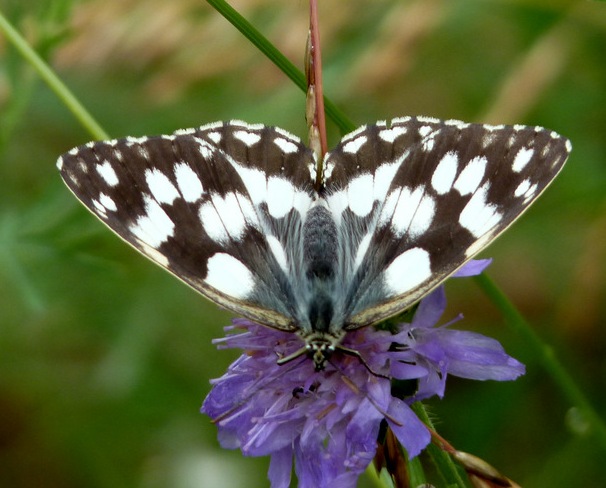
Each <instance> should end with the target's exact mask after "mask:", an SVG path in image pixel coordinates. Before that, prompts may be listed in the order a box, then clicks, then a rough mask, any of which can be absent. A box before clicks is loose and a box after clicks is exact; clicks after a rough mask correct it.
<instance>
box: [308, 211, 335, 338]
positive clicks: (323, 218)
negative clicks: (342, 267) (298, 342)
mask: <svg viewBox="0 0 606 488" xmlns="http://www.w3.org/2000/svg"><path fill="white" fill-rule="evenodd" d="M337 252H338V235H337V225H336V223H335V221H334V219H333V217H332V215H331V213H330V211H329V210H328V209H327V208H326V207H325V206H324V205H323V200H318V201H317V202H316V204H314V206H313V207H312V208H311V209H310V210H309V212H308V214H307V218H306V219H305V224H304V226H303V263H304V267H305V278H304V279H305V280H306V285H307V286H306V287H307V289H308V291H309V293H308V294H307V296H308V303H307V304H306V309H307V316H308V319H309V323H310V325H311V329H312V330H314V331H319V332H325V331H327V330H328V329H329V326H330V324H331V322H332V320H333V316H334V308H335V304H334V296H335V280H336V275H337V266H338V262H339V260H338V255H337Z"/></svg>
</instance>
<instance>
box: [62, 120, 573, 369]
mask: <svg viewBox="0 0 606 488" xmlns="http://www.w3.org/2000/svg"><path fill="white" fill-rule="evenodd" d="M569 151H570V143H569V142H568V141H567V140H566V139H564V138H562V137H560V136H559V135H557V134H556V133H554V132H550V131H548V130H545V129H542V128H535V127H524V126H488V125H480V124H466V123H463V122H459V121H440V120H436V119H430V118H425V117H407V118H401V119H394V120H392V121H391V122H389V124H388V123H386V122H379V123H377V124H375V125H370V126H364V127H361V128H360V129H358V130H356V131H354V132H353V133H351V134H349V135H347V136H345V137H344V138H343V139H342V140H341V142H340V143H339V144H338V145H337V146H336V148H335V149H334V150H333V151H331V152H330V153H328V154H327V155H326V157H325V158H324V161H323V166H322V171H323V181H322V186H321V188H320V190H319V191H318V192H316V191H315V190H314V181H315V177H316V169H317V168H316V161H315V160H314V156H313V153H312V151H311V150H310V149H308V148H307V147H306V146H304V145H303V144H302V143H301V141H300V140H299V139H298V138H297V137H295V136H293V135H291V134H288V133H287V132H285V131H283V130H281V129H277V128H271V127H265V126H262V125H247V124H245V123H243V122H238V121H232V122H227V123H215V124H210V125H206V126H203V127H201V128H199V129H189V130H181V131H177V132H176V133H174V134H173V135H170V136H159V137H151V138H147V137H145V138H126V139H121V140H114V141H106V142H96V143H89V144H87V145H85V146H80V147H78V148H75V149H73V150H71V151H69V152H68V153H66V154H65V155H63V156H62V157H61V158H60V159H59V161H58V166H59V168H60V170H61V173H62V176H63V178H64V180H65V181H66V183H67V185H68V186H69V188H70V189H71V190H72V191H73V192H74V194H75V195H76V196H77V197H78V198H79V199H80V200H81V201H82V202H83V203H84V204H85V205H86V206H87V207H88V208H89V209H90V210H91V211H92V212H93V213H95V214H96V215H97V216H98V217H99V218H100V219H101V220H102V221H103V222H104V223H105V224H106V225H107V226H108V227H110V228H111V229H112V230H113V231H114V232H116V233H117V234H118V235H119V236H120V237H122V238H123V239H124V240H125V241H126V242H128V243H129V244H131V245H133V246H134V247H135V248H137V249H138V250H139V251H141V252H142V253H143V254H145V255H147V256H148V257H149V258H151V259H152V260H154V261H155V262H157V263H158V264H160V265H161V266H163V267H164V268H166V269H167V270H169V271H170V272H172V273H173V274H175V275H176V276H177V277H179V278H180V279H182V280H183V281H185V282H186V283H188V284H189V285H191V286H192V287H193V288H195V289H196V290H198V291H200V292H201V293H202V294H204V295H205V296H206V297H208V298H210V299H211V300H213V301H215V302H216V303H218V304H219V305H222V306H224V307H225V308H228V309H229V310H232V311H234V312H236V313H238V314H241V315H244V316H245V317H247V318H249V319H252V320H255V321H257V322H259V323H261V324H264V325H268V326H270V327H274V328H278V329H281V330H286V331H301V332H302V335H303V336H304V337H305V340H306V342H307V345H308V346H310V345H312V346H313V341H317V343H316V346H318V347H319V345H321V344H325V341H324V339H323V338H324V337H326V336H328V337H331V338H332V339H331V341H332V342H331V343H332V344H338V341H340V340H341V338H342V332H343V329H345V330H352V329H356V328H358V327H362V326H366V325H371V324H375V323H377V322H379V321H381V320H383V319H386V318H388V317H390V316H393V315H395V314H397V313H399V312H402V311H403V310H405V309H406V308H408V307H410V306H411V305H413V304H414V303H415V302H417V301H419V300H420V299H422V298H423V297H424V296H425V295H427V294H428V293H429V292H430V291H431V290H432V289H433V288H435V287H436V286H438V285H439V284H440V283H442V282H443V281H444V280H445V279H446V278H448V277H449V276H450V275H451V274H453V273H454V272H455V271H456V270H457V269H459V268H460V267H461V266H463V264H465V262H467V261H468V260H469V259H471V258H472V257H473V256H474V255H475V254H477V253H478V252H480V251H481V250H482V249H483V248H484V247H486V246H487V245H488V244H489V243H490V242H491V241H492V240H493V239H495V238H496V237H497V236H498V235H499V234H500V233H501V232H503V231H504V230H505V229H506V228H507V227H508V226H509V225H510V224H511V223H512V222H513V221H514V220H515V219H516V218H517V217H519V216H520V215H521V214H522V213H523V212H524V211H525V210H526V209H527V208H528V206H529V205H530V204H531V203H532V202H533V201H534V200H535V199H536V198H537V197H538V196H539V195H540V194H541V192H542V191H543V190H544V189H545V188H546V187H547V185H548V184H549V183H550V182H551V181H552V180H553V178H554V177H555V176H556V175H557V173H558V172H559V171H560V169H561V168H562V166H563V164H564V162H565V160H566V157H567V155H568V153H569ZM326 214H328V215H329V217H326ZM312 215H313V216H314V217H312ZM308 216H309V218H308ZM327 218H328V220H327ZM305 243H306V244H305ZM306 246H307V247H306ZM335 247H336V249H335ZM310 261H312V262H310ZM316 294H319V295H316ZM320 295H321V296H320ZM315 298H321V300H320V301H318V300H316V299H315ZM318 303H323V304H326V307H328V308H326V307H325V308H323V310H324V312H323V313H324V315H322V320H323V322H322V324H323V325H321V324H320V325H318V324H316V323H314V320H315V319H313V317H314V313H316V312H317V311H318V309H314V307H315V306H316V305H317V304H318ZM323 306H324V305H323ZM328 311H330V312H328ZM316 315H317V314H316ZM331 317H332V319H331ZM327 320H330V323H327ZM312 349H313V348H312ZM323 364H324V360H319V362H318V363H316V367H318V368H320V369H321V367H323Z"/></svg>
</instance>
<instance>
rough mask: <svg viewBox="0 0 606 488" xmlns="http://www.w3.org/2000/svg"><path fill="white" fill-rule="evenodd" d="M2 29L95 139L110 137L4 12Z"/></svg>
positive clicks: (0, 14)
mask: <svg viewBox="0 0 606 488" xmlns="http://www.w3.org/2000/svg"><path fill="white" fill-rule="evenodd" d="M0 31H2V32H4V34H5V35H6V38H7V39H8V40H9V41H10V42H11V43H12V44H13V46H15V48H16V49H17V51H19V53H21V55H22V56H23V58H25V60H26V61H28V62H29V63H30V65H31V66H32V67H33V68H34V69H35V70H36V71H37V72H38V74H39V75H40V78H42V79H43V80H44V81H45V82H46V84H47V85H48V86H49V87H50V89H51V90H53V91H54V92H55V94H56V95H57V97H59V99H60V100H61V101H63V103H64V104H65V106H66V107H67V108H68V109H69V110H70V111H71V112H72V113H73V114H74V116H75V117H76V119H78V121H79V122H80V123H81V124H82V125H83V126H84V128H85V129H86V130H88V132H90V134H91V135H92V136H93V137H94V138H95V139H109V136H108V135H107V133H106V132H105V131H104V130H103V129H102V128H101V126H100V125H99V124H98V123H97V122H96V121H95V119H93V117H92V116H91V115H90V114H89V113H88V111H87V110H86V109H85V108H84V107H83V106H82V104H81V103H80V102H79V101H78V100H77V99H76V97H75V96H74V95H73V94H72V92H71V91H70V90H69V89H68V88H67V86H65V84H64V83H63V82H62V81H61V80H60V79H59V78H58V77H57V75H56V74H55V73H54V72H53V71H52V70H51V69H50V67H49V66H48V65H47V64H46V63H45V62H44V60H43V59H42V58H41V57H40V56H38V54H37V53H36V52H35V51H34V50H33V49H32V48H31V46H30V45H29V44H28V43H27V41H26V40H25V39H24V38H23V37H22V36H21V34H19V32H17V30H16V29H15V28H14V27H13V26H12V25H11V24H10V22H9V21H8V20H7V19H6V17H4V15H2V12H0Z"/></svg>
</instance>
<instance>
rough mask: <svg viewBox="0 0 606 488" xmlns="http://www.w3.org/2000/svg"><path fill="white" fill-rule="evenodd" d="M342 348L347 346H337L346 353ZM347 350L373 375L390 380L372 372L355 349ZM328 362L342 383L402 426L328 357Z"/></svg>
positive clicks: (390, 419) (399, 424) (398, 424)
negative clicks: (339, 376)
mask: <svg viewBox="0 0 606 488" xmlns="http://www.w3.org/2000/svg"><path fill="white" fill-rule="evenodd" d="M344 349H347V348H342V347H339V350H341V351H342V352H344V353H345V354H348V353H347V352H345V350H344ZM349 351H352V352H354V353H356V354H353V356H356V357H358V358H359V359H361V362H362V364H363V365H364V366H365V367H366V369H367V370H368V371H369V372H370V373H371V374H372V375H374V376H377V377H379V378H384V379H387V380H390V381H391V378H390V377H389V376H385V375H383V374H378V373H375V372H373V370H372V369H370V367H369V366H368V364H366V362H365V361H364V360H363V358H362V356H360V354H359V353H357V351H354V350H353V349H349ZM328 363H329V364H330V365H331V366H332V367H333V368H335V371H337V372H338V373H339V374H340V375H341V379H342V380H343V383H345V384H346V385H347V387H348V388H349V389H350V390H352V391H353V392H354V393H356V394H360V395H364V397H366V399H367V400H368V401H369V402H370V403H371V404H372V406H373V407H375V408H376V409H377V411H378V412H379V413H380V414H381V415H383V417H385V418H386V419H388V420H389V421H390V422H393V423H394V424H395V425H397V426H400V427H401V426H402V423H401V422H400V421H398V420H397V419H395V418H394V417H392V416H391V415H389V414H388V413H387V412H386V411H385V410H383V409H382V408H381V407H380V406H379V405H378V404H377V402H376V401H375V399H374V398H373V397H372V396H371V395H370V394H369V393H368V392H366V391H363V390H361V389H360V388H359V387H358V385H356V384H355V383H354V382H353V380H351V379H350V378H349V376H347V375H346V374H345V372H344V371H343V370H342V369H341V368H339V366H337V365H336V364H335V363H334V362H332V361H331V360H330V359H329V360H328Z"/></svg>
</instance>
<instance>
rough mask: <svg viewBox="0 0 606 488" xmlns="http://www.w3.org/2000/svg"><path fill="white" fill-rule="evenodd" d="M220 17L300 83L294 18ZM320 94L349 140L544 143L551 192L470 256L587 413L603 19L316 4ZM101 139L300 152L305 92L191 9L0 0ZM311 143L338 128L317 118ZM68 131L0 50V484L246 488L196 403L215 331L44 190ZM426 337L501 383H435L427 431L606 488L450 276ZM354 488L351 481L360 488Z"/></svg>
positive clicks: (219, 359)
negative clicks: (395, 136)
mask: <svg viewBox="0 0 606 488" xmlns="http://www.w3.org/2000/svg"><path fill="white" fill-rule="evenodd" d="M233 4H234V6H235V7H236V8H237V9H238V10H239V11H240V12H241V13H242V14H243V15H244V16H245V17H247V18H248V19H249V20H251V21H252V22H253V24H254V25H256V26H257V27H258V28H259V29H260V30H261V31H262V32H263V33H264V34H265V35H266V36H267V37H268V38H269V39H270V40H271V41H272V42H273V43H274V44H275V45H276V46H277V47H278V48H279V49H280V50H281V51H282V52H284V53H285V54H286V55H287V56H288V57H289V58H290V59H291V60H293V62H295V64H297V65H298V66H301V64H302V62H301V60H302V57H303V46H304V42H305V38H306V31H307V2H305V1H299V2H297V1H289V2H285V1H279V0H248V1H247V0H238V1H234V2H233ZM320 8H321V10H320V15H321V33H322V41H323V53H324V77H325V78H324V81H325V87H326V94H327V95H328V96H329V97H330V98H331V99H332V100H333V101H334V102H336V103H337V104H338V105H339V106H340V107H341V108H342V109H343V110H344V111H345V113H347V114H348V116H349V117H350V118H351V119H353V120H354V121H355V122H356V123H359V124H363V123H367V122H374V121H375V120H380V119H389V118H392V117H396V116H402V115H406V114H424V115H431V116H435V117H440V118H458V119H464V120H467V121H474V122H492V123H524V124H532V125H534V124H536V125H543V126H546V127H549V128H551V129H554V130H556V131H558V132H560V133H562V134H564V135H566V136H568V137H569V138H570V139H571V140H572V143H573V147H574V150H573V153H572V157H571V159H570V161H569V163H568V165H567V167H566V168H565V169H564V171H563V173H562V174H561V176H560V177H559V178H558V179H557V180H556V181H555V183H554V184H553V186H552V187H551V188H550V189H549V190H548V191H547V192H546V194H545V195H544V196H543V197H542V198H541V199H540V200H539V202H538V203H537V204H536V205H535V206H534V207H533V208H532V209H531V210H530V211H529V212H528V213H527V214H525V215H524V217H523V218H522V219H521V220H520V221H518V222H517V223H516V224H515V225H514V226H513V227H512V228H511V229H510V230H509V231H508V232H507V233H506V235H504V236H503V237H502V238H500V239H499V241H498V242H497V243H496V244H494V245H493V246H491V247H490V248H489V250H488V251H487V252H484V253H483V255H484V256H491V257H493V258H494V259H495V261H494V264H493V265H492V266H491V268H490V269H489V274H490V276H491V277H492V278H493V279H494V280H495V281H496V282H497V283H498V284H499V286H500V287H502V289H503V290H504V291H505V292H506V293H507V295H508V296H509V297H510V298H511V299H512V300H513V301H514V302H515V303H516V305H517V306H518V307H519V308H520V310H521V311H522V312H523V314H524V315H525V316H526V317H527V318H528V319H529V320H530V321H531V322H532V324H533V327H535V329H536V331H537V332H538V334H540V335H541V337H542V338H543V339H544V341H545V343H546V344H548V345H553V347H554V350H555V351H556V354H557V355H558V356H559V358H560V359H561V361H562V362H563V364H564V365H565V367H566V368H567V369H568V371H570V372H571V374H572V375H573V377H574V378H575V381H576V382H577V383H578V384H579V385H580V386H581V388H582V389H583V391H584V392H585V393H586V395H587V396H588V397H589V398H590V400H591V401H592V402H593V404H594V405H595V406H596V408H597V409H598V411H599V412H601V414H602V416H604V415H605V414H606V394H605V387H606V359H605V358H606V354H605V352H606V351H605V349H606V327H605V326H604V324H603V322H604V319H603V317H604V315H605V312H606V284H605V283H606V280H605V276H606V265H605V262H606V259H605V257H606V3H605V2H598V1H586V0H581V1H565V0H517V1H503V0H501V1H498V0H494V1H487V0H485V1H479V0H477V1H473V0H459V1H452V0H416V1H393V0H392V1H373V0H347V1H344V0H322V1H321V2H320ZM0 9H1V11H2V12H3V13H4V14H5V15H7V16H8V18H9V19H10V20H11V21H12V22H13V23H14V25H16V27H17V28H18V29H19V30H20V31H21V32H23V33H24V35H25V36H26V38H27V39H28V41H29V42H30V43H32V45H33V46H34V47H35V48H36V49H37V50H38V52H40V53H41V54H42V55H43V56H44V57H45V59H47V60H48V62H49V63H50V64H51V65H52V67H53V68H54V69H55V70H56V71H57V73H58V74H59V76H60V77H61V78H62V79H63V80H64V81H65V82H66V83H67V84H68V85H69V86H70V87H71V88H72V89H73V91H74V92H75V94H76V96H77V97H78V98H79V99H80V100H81V101H82V102H83V104H84V105H85V106H86V107H87V108H88V109H89V110H90V111H91V112H92V114H93V115H94V116H95V117H96V118H97V120H98V121H99V122H100V124H101V125H102V126H103V127H104V128H105V130H106V131H108V132H109V133H110V134H111V136H112V137H121V136H126V135H133V136H138V135H144V134H147V135H151V134H158V133H167V132H172V131H174V130H176V129H178V128H184V127H191V126H197V125H201V124H205V123H208V122H211V121H215V120H225V119H233V118H238V119H243V120H246V121H248V122H262V123H265V124H268V125H278V126H280V127H283V128H285V129H287V130H289V131H291V132H293V133H295V134H298V135H300V136H301V137H305V134H306V129H305V122H304V96H303V94H302V93H301V92H300V91H299V90H298V89H297V88H296V87H295V86H294V85H293V83H292V82H290V81H288V80H287V79H286V77H285V76H284V75H283V74H282V73H281V72H279V71H278V70H277V69H276V68H275V67H274V66H273V65H272V64H271V63H270V62H269V61H268V60H266V59H265V58H264V57H263V56H262V55H261V54H260V53H259V52H258V51H257V50H256V49H255V48H254V47H253V46H252V45H251V44H250V43H249V42H248V41H247V40H246V39H244V38H243V37H242V36H241V34H239V33H238V32H237V31H236V30H235V29H234V28H233V27H232V26H231V25H230V24H228V23H227V21H225V20H224V19H223V18H222V17H221V16H220V15H219V14H217V13H216V12H215V11H214V10H213V9H212V8H211V7H210V6H209V5H208V4H206V3H205V2H200V1H199V0H173V1H171V2H166V1H164V0H146V1H144V0H103V1H101V0H89V1H74V0H57V1H50V0H38V1H34V0H30V1H23V0H0ZM329 131H330V134H329V137H330V139H331V141H332V142H333V143H334V142H335V141H336V140H338V138H339V134H338V132H337V130H336V128H335V127H334V125H332V124H330V123H329ZM90 139H91V136H90V135H89V134H87V133H86V132H85V130H84V129H83V128H82V127H81V126H80V125H79V124H78V122H76V121H75V119H74V118H73V116H72V115H71V114H70V113H69V112H68V110H67V109H66V108H65V106H64V105H63V104H62V102H61V101H59V100H58V99H57V98H56V97H55V95H54V94H53V93H52V92H51V91H50V90H49V89H48V88H47V86H45V85H44V84H42V83H41V82H40V80H39V79H38V77H37V75H36V74H35V73H34V72H33V70H32V69H31V67H30V66H28V65H27V63H25V62H24V61H23V60H22V59H21V57H20V56H19V55H18V54H17V53H16V52H15V50H14V49H13V48H12V46H10V45H9V44H8V43H7V40H6V39H5V38H4V37H3V36H2V35H0V183H1V185H0V486H2V487H4V486H7V487H34V486H36V487H38V486H44V487H143V488H155V487H176V488H190V487H192V488H193V487H198V488H203V487H215V486H229V487H231V486H247V487H257V486H259V487H261V486H266V485H267V481H266V470H267V466H268V460H267V459H260V460H259V459H246V458H243V457H242V456H241V454H240V453H239V452H232V451H224V450H221V449H219V447H218V443H217V441H216V430H215V428H214V427H213V426H212V425H211V424H210V422H209V420H208V419H207V418H206V417H204V416H202V415H201V414H199V412H198V409H199V407H200V405H201V402H202V400H203V398H204V396H205V395H206V394H207V393H208V391H209V389H210V386H209V379H211V378H214V377H218V376H220V375H221V374H222V373H223V372H224V371H225V368H226V366H227V365H228V363H229V362H230V361H231V360H233V359H234V357H235V353H234V351H221V352H217V351H216V350H215V348H214V347H213V346H212V345H211V343H210V341H211V339H212V338H213V337H219V336H221V335H222V329H221V327H222V326H223V325H226V324H228V323H229V315H228V314H227V313H224V312H220V311H218V310H217V308H216V307H215V306H214V305H212V304H210V303H209V302H207V301H206V300H204V299H203V298H202V297H200V296H199V295H197V294H196V293H195V292H193V291H192V290H190V289H189V288H187V287H186V286H185V285H183V284H182V283H180V282H179V281H178V280H176V279H174V278H173V277H171V276H169V275H168V274H167V273H165V272H164V271H162V270H160V269H159V268H158V267H156V266H154V265H152V264H151V263H150V262H148V261H147V260H146V259H145V258H143V257H141V256H139V255H138V254H137V253H136V252H134V251H133V250H131V249H130V248H129V247H128V246H126V245H125V244H123V243H122V242H121V241H120V240H119V239H118V238H117V237H115V236H114V235H113V234H111V233H110V232H109V231H108V230H107V229H106V228H105V227H103V226H102V224H100V223H99V222H98V221H97V220H96V219H95V218H93V217H92V216H91V215H90V214H89V213H88V212H87V211H86V210H85V209H84V208H83V207H81V206H80V205H79V204H78V203H77V202H76V200H75V199H74V198H73V197H72V195H71V194H70V193H69V191H68V190H67V189H66V188H65V187H64V186H63V184H62V183H61V181H60V178H59V175H58V173H57V171H56V169H55V160H56V158H57V156H58V155H59V154H61V153H63V152H65V151H66V150H68V149H70V148H71V147H73V146H76V145H79V144H82V143H84V142H87V141H88V140H90ZM447 292H448V295H449V300H450V302H449V308H448V310H447V315H446V316H445V317H444V321H445V322H446V321H448V320H450V319H451V318H452V317H454V316H455V315H456V314H457V313H459V312H463V313H464V314H465V320H464V321H462V322H459V323H458V324H457V327H459V328H466V329H471V330H477V331H480V332H482V333H484V334H486V335H490V336H493V337H496V338H498V339H499V340H500V341H502V343H503V344H504V346H505V347H506V349H507V351H508V352H509V353H510V354H511V355H513V356H514V357H516V358H518V359H519V360H521V361H523V362H524V363H525V364H526V365H527V370H528V371H527V374H526V375H525V376H524V377H522V378H521V379H519V380H518V381H516V382H513V383H503V384H499V383H490V382H488V383H481V382H473V381H464V380H457V379H455V378H450V380H449V383H448V386H447V392H446V393H447V394H446V397H445V398H444V400H442V401H439V400H432V401H430V402H429V408H430V411H431V413H432V415H433V416H434V417H435V419H436V421H437V427H438V429H439V432H440V433H441V434H442V435H443V436H444V437H446V438H447V439H449V440H450V441H451V442H452V443H453V444H454V445H455V446H456V447H457V448H458V449H461V450H464V451H467V452H471V453H473V454H475V455H478V456H480V457H482V458H484V459H486V460H487V461H489V462H490V463H492V464H493V465H495V466H496V467H498V468H499V469H500V470H501V471H503V472H504V473H505V474H506V475H507V476H509V477H511V478H513V479H514V480H516V481H517V482H518V483H520V484H521V485H522V486H524V487H555V488H558V487H578V486H583V487H585V486H606V482H605V481H604V480H606V466H605V464H604V459H606V453H605V452H604V451H603V450H600V447H599V445H598V443H597V442H596V441H595V440H594V438H592V437H591V435H590V433H588V432H587V429H586V425H585V424H584V422H583V420H582V419H578V417H577V416H576V415H575V410H574V408H573V405H571V404H570V403H569V402H568V401H567V400H566V399H565V398H564V395H563V394H562V392H561V391H560V390H559V389H558V387H556V386H555V385H554V383H553V382H552V380H551V378H550V376H549V375H548V373H547V372H546V371H545V370H544V369H542V366H541V364H540V363H539V362H538V360H537V358H536V357H534V355H533V354H532V352H531V351H530V350H529V349H528V347H527V344H525V343H524V341H523V339H522V338H521V337H520V336H519V335H518V334H516V332H515V331H513V330H511V329H508V328H507V327H506V326H505V325H504V322H503V319H502V318H501V316H500V314H499V313H498V312H497V311H496V310H495V309H494V307H493V306H492V305H491V304H490V303H489V301H488V300H487V299H486V298H485V296H484V295H483V294H482V292H481V291H480V290H479V288H478V287H477V286H476V284H475V283H474V282H473V281H472V280H456V281H455V282H453V283H450V284H449V285H448V287H447ZM360 486H370V484H369V481H368V480H365V479H362V480H361V481H360Z"/></svg>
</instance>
